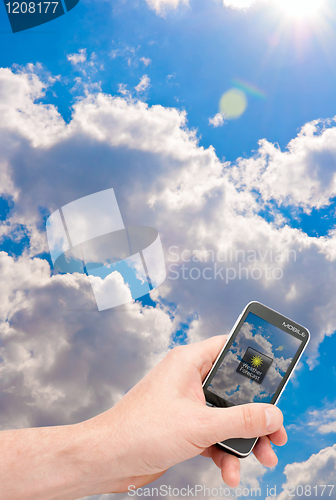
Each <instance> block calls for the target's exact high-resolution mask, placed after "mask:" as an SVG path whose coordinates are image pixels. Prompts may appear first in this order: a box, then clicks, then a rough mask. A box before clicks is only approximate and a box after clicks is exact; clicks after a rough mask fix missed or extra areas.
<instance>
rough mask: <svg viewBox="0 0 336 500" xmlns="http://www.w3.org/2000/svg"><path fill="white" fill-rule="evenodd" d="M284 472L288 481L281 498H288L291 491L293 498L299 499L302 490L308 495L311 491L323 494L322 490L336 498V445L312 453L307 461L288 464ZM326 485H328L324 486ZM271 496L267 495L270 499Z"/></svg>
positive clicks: (278, 496) (279, 497) (333, 499)
mask: <svg viewBox="0 0 336 500" xmlns="http://www.w3.org/2000/svg"><path fill="white" fill-rule="evenodd" d="M284 474H285V476H286V483H284V484H283V485H282V487H283V491H282V492H281V493H280V495H277V498H278V499H279V500H284V499H285V498H288V493H289V491H290V492H291V498H294V499H297V498H301V496H302V491H303V492H304V491H306V494H307V495H308V494H309V491H311V495H316V496H320V495H321V496H322V490H323V494H324V495H325V496H328V498H331V499H332V500H335V499H336V491H335V487H334V486H333V485H334V483H335V475H336V445H334V446H331V447H328V448H324V449H323V450H321V451H320V452H319V453H316V454H314V455H311V456H310V457H309V458H308V460H306V461H305V462H299V463H298V462H295V463H292V464H288V465H286V467H285V469H284ZM315 485H316V486H315ZM324 485H327V486H326V487H325V488H324ZM314 487H315V488H316V489H314ZM289 488H290V490H289ZM323 488H324V489H323ZM271 498H272V497H267V499H268V500H270V499H271Z"/></svg>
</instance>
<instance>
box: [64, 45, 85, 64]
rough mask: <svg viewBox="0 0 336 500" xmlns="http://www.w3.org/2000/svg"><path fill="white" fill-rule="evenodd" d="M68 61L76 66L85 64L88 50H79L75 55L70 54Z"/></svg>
mask: <svg viewBox="0 0 336 500" xmlns="http://www.w3.org/2000/svg"><path fill="white" fill-rule="evenodd" d="M67 59H68V61H70V62H71V63H72V64H74V65H76V64H79V63H84V62H85V61H86V60H87V53H86V49H79V51H78V52H77V53H75V54H68V55H67Z"/></svg>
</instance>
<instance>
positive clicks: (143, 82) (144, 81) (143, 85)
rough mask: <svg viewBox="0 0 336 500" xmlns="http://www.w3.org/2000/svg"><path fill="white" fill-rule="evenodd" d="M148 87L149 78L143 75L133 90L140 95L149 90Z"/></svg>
mask: <svg viewBox="0 0 336 500" xmlns="http://www.w3.org/2000/svg"><path fill="white" fill-rule="evenodd" d="M149 87H150V78H149V77H148V76H147V75H143V76H142V77H141V79H140V82H139V83H138V85H136V87H134V88H135V90H136V91H137V92H138V94H141V93H142V92H145V91H146V90H147V89H149Z"/></svg>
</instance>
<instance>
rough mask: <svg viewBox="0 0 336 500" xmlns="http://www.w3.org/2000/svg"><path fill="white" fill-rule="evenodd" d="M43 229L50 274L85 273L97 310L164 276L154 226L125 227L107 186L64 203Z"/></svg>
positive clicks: (152, 285) (123, 301)
mask: <svg viewBox="0 0 336 500" xmlns="http://www.w3.org/2000/svg"><path fill="white" fill-rule="evenodd" d="M46 231H47V239H48V244H49V250H50V256H51V260H52V263H53V274H74V273H78V274H82V275H85V276H86V277H87V280H88V282H89V284H90V285H91V288H92V292H93V296H94V299H95V301H96V304H97V308H98V310H99V311H103V310H105V309H111V308H113V307H116V306H119V305H122V304H126V303H127V302H131V301H133V300H136V299H138V298H140V297H143V296H144V295H146V294H148V293H149V292H150V291H151V290H153V289H154V288H157V287H158V286H160V285H161V283H163V281H164V280H165V278H166V267H165V262H164V255H163V249H162V245H161V240H160V236H159V233H158V231H157V230H156V229H155V228H153V227H149V226H126V225H125V224H124V222H123V219H122V216H121V213H120V210H119V206H118V202H117V199H116V196H115V193H114V190H113V189H112V188H110V189H105V190H104V191H99V192H97V193H93V194H90V195H88V196H84V197H83V198H79V199H77V200H74V201H71V202H70V203H68V204H66V205H63V206H62V207H60V208H59V209H58V210H56V211H55V212H53V213H52V214H51V215H50V216H49V217H48V219H47V222H46ZM87 280H84V281H87ZM83 292H84V290H83Z"/></svg>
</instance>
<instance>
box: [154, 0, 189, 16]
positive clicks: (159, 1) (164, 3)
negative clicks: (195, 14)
mask: <svg viewBox="0 0 336 500" xmlns="http://www.w3.org/2000/svg"><path fill="white" fill-rule="evenodd" d="M146 1H147V4H148V6H149V7H150V8H151V9H153V10H155V12H156V13H157V14H159V15H161V16H162V15H165V13H166V11H167V10H171V9H177V7H179V6H180V5H189V0H146Z"/></svg>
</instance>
